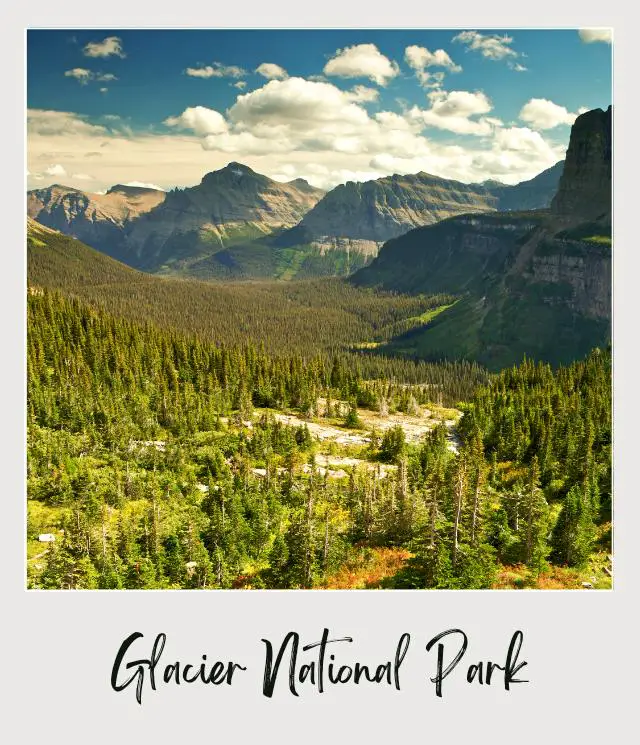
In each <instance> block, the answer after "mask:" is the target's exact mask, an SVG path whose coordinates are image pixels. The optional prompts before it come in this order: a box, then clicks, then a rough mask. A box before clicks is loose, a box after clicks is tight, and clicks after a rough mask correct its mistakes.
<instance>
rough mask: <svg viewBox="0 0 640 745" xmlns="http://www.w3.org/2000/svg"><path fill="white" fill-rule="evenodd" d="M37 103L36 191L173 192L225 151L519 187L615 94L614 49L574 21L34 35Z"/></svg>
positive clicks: (280, 161)
mask: <svg viewBox="0 0 640 745" xmlns="http://www.w3.org/2000/svg"><path fill="white" fill-rule="evenodd" d="M264 63H268V65H266V66H265V64H264ZM261 65H262V66H263V67H261ZM256 70H261V72H256ZM27 103H28V109H29V112H30V115H29V120H28V122H29V133H28V168H29V174H30V175H29V186H30V187H34V186H39V185H46V184H47V183H53V182H54V181H56V182H62V183H67V184H69V185H71V186H76V187H78V188H84V189H87V190H93V191H100V190H104V188H106V187H108V186H109V185H110V184H111V183H115V182H141V183H154V184H157V185H159V186H161V187H162V188H170V187H172V186H176V185H178V186H184V185H189V184H193V183H197V182H198V181H199V180H200V178H201V177H202V175H203V174H204V173H205V172H206V171H209V170H212V169H215V168H217V167H222V166H223V165H225V164H226V162H228V161H230V160H236V161H240V162H244V163H246V164H247V165H250V166H251V167H253V168H255V169H256V170H259V171H261V172H262V173H266V174H267V175H269V176H272V177H274V178H278V179H280V180H287V179H288V178H295V177H298V176H303V177H305V178H307V179H308V180H309V181H311V182H312V183H315V184H316V185H318V186H322V187H325V188H329V187H330V186H332V185H335V184H336V183H340V182H342V181H345V180H348V179H357V180H364V179H367V178H376V177H379V176H382V175H386V174H388V173H393V172H417V171H420V170H425V171H428V172H431V173H435V174H437V175H440V176H445V177H450V178H457V179H459V180H462V181H477V180H483V179H484V178H498V179H500V180H503V181H505V182H508V183H514V182H517V181H520V180H523V179H524V178H529V177H531V176H532V175H535V173H538V172H539V171H541V170H543V169H544V168H545V167H548V166H549V165H552V164H553V162H555V161H557V160H558V159H560V158H561V157H562V156H563V152H564V149H565V148H566V145H567V143H568V137H569V132H570V124H571V122H572V121H573V118H575V115H576V114H578V113H580V112H581V111H583V110H588V109H592V108H598V107H599V108H606V107H607V106H608V105H609V104H610V103H612V101H611V44H610V41H609V39H608V35H607V33H605V32H597V31H591V32H586V33H585V32H583V33H580V34H579V33H578V31H577V30H557V31H548V30H547V31H531V30H513V31H510V30H504V29H495V30H489V29H482V30H479V31H474V30H473V29H469V30H464V29H454V30H433V31H431V30H425V31H421V30H416V29H412V30H406V31H404V30H403V31H400V30H363V31H357V30H344V31H340V30H298V31H293V30H292V31H270V30H256V31H249V30H238V31H231V30H221V31H193V30H184V31H179V30H176V31H170V30H144V31H136V30H113V31H109V30H104V29H101V30H99V31H91V30H86V29H83V30H31V31H29V32H28V35H27ZM78 177H79V178H78Z"/></svg>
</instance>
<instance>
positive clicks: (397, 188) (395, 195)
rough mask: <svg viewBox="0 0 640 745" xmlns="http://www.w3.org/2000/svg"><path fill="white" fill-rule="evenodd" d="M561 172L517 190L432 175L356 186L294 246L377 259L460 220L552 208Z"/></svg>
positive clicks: (311, 220)
mask: <svg viewBox="0 0 640 745" xmlns="http://www.w3.org/2000/svg"><path fill="white" fill-rule="evenodd" d="M559 166H560V167H559ZM560 172H561V164H557V165H556V166H553V167H552V168H550V169H548V170H547V171H544V172H543V173H542V174H539V175H538V176H536V177H535V178H534V179H532V180H530V181H527V182H523V183H522V184H517V185H516V186H506V185H504V184H500V183H497V182H487V183H484V184H464V183H462V182H459V181H452V180H449V179H442V178H438V177H437V176H431V175H429V174H427V173H417V174H414V175H405V176H399V175H394V176H388V177H385V178H381V179H377V180H375V181H367V182H365V183H354V182H351V181H350V182H348V183H346V184H344V185H341V186H337V187H336V188H335V189H333V190H332V191H330V192H329V193H328V194H326V195H325V197H324V198H323V199H321V200H320V201H319V202H318V204H317V205H316V206H315V207H314V208H313V209H312V210H311V211H310V212H308V213H307V214H306V215H305V217H304V218H303V220H302V222H301V223H300V225H298V226H297V227H296V233H295V234H292V237H291V239H290V240H289V245H294V244H295V243H296V242H297V243H298V244H299V245H300V244H309V245H310V246H312V247H314V248H316V249H318V250H319V251H320V252H321V253H325V252H327V251H332V250H341V248H342V247H343V246H344V245H350V246H351V250H352V251H358V252H360V253H362V254H363V255H365V256H369V257H373V256H376V255H377V253H378V252H379V249H380V247H381V246H382V244H383V243H384V242H385V241H387V240H389V239H391V238H397V237H398V236H400V235H403V234H404V233H406V232H408V231H409V230H412V229H413V228H416V227H422V226H425V225H433V224H435V223H438V222H440V221H441V220H445V219H447V218H449V217H453V216H455V215H463V214H470V213H476V212H483V213H485V212H492V211H496V210H498V211H502V210H522V209H538V208H542V207H548V206H549V203H550V201H551V198H552V196H553V194H554V193H555V190H556V188H557V183H558V179H559V177H560ZM283 240H287V239H286V238H284V239H283Z"/></svg>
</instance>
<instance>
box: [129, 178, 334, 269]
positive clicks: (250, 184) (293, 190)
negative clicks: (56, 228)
mask: <svg viewBox="0 0 640 745" xmlns="http://www.w3.org/2000/svg"><path fill="white" fill-rule="evenodd" d="M323 194H324V192H323V191H321V190H320V189H316V188H314V187H312V186H310V185H309V184H308V183H307V182H306V181H303V180H302V179H297V180H296V181H294V182H291V183H280V182H278V181H273V180H272V179H270V178H268V177H267V176H263V175H261V174H259V173H256V172H255V171H253V170H252V169H251V168H249V167H248V166H244V165H242V164H240V163H229V165H227V166H226V167H225V168H222V169H221V170H219V171H213V172H212V173H208V174H206V175H205V176H204V178H203V179H202V181H201V183H200V184H198V185H197V186H193V187H190V188H187V189H177V190H174V191H172V192H169V193H168V194H167V198H166V200H165V201H164V203H163V204H162V205H161V206H160V207H158V209H156V210H154V211H153V212H151V213H149V214H148V215H145V216H144V217H143V218H141V219H140V220H138V221H137V222H136V223H135V224H134V225H133V226H132V228H131V230H130V231H129V232H128V236H127V240H128V244H129V247H130V256H129V260H128V261H129V263H131V264H133V265H135V266H139V267H141V268H145V269H148V270H151V271H157V270H159V269H167V268H173V269H176V270H178V271H186V272H187V273H188V271H189V265H190V263H191V262H192V261H197V260H200V259H202V258H206V257H208V256H211V255H212V254H215V253H216V252H217V251H220V250H223V249H225V248H227V247H228V246H232V245H234V244H236V243H246V242H250V241H251V240H253V239H255V238H259V237H262V236H265V235H269V234H270V233H271V232H273V231H274V230H277V229H279V228H283V227H292V226H293V225H296V224H297V223H298V222H299V221H300V220H301V219H302V217H303V216H304V215H305V214H306V213H307V212H308V211H309V210H310V209H311V208H312V207H313V206H314V205H315V204H316V202H317V201H318V200H319V199H320V197H321V196H322V195H323Z"/></svg>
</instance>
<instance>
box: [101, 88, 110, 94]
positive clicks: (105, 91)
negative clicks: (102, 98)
mask: <svg viewBox="0 0 640 745" xmlns="http://www.w3.org/2000/svg"><path fill="white" fill-rule="evenodd" d="M108 92H109V89H108V88H100V93H108Z"/></svg>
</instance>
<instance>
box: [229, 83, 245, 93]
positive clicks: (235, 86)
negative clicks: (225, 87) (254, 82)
mask: <svg viewBox="0 0 640 745" xmlns="http://www.w3.org/2000/svg"><path fill="white" fill-rule="evenodd" d="M231 85H232V86H233V87H234V88H237V89H238V90H239V91H243V90H244V89H245V88H246V87H247V81H246V80H238V81H236V82H235V83H231Z"/></svg>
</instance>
